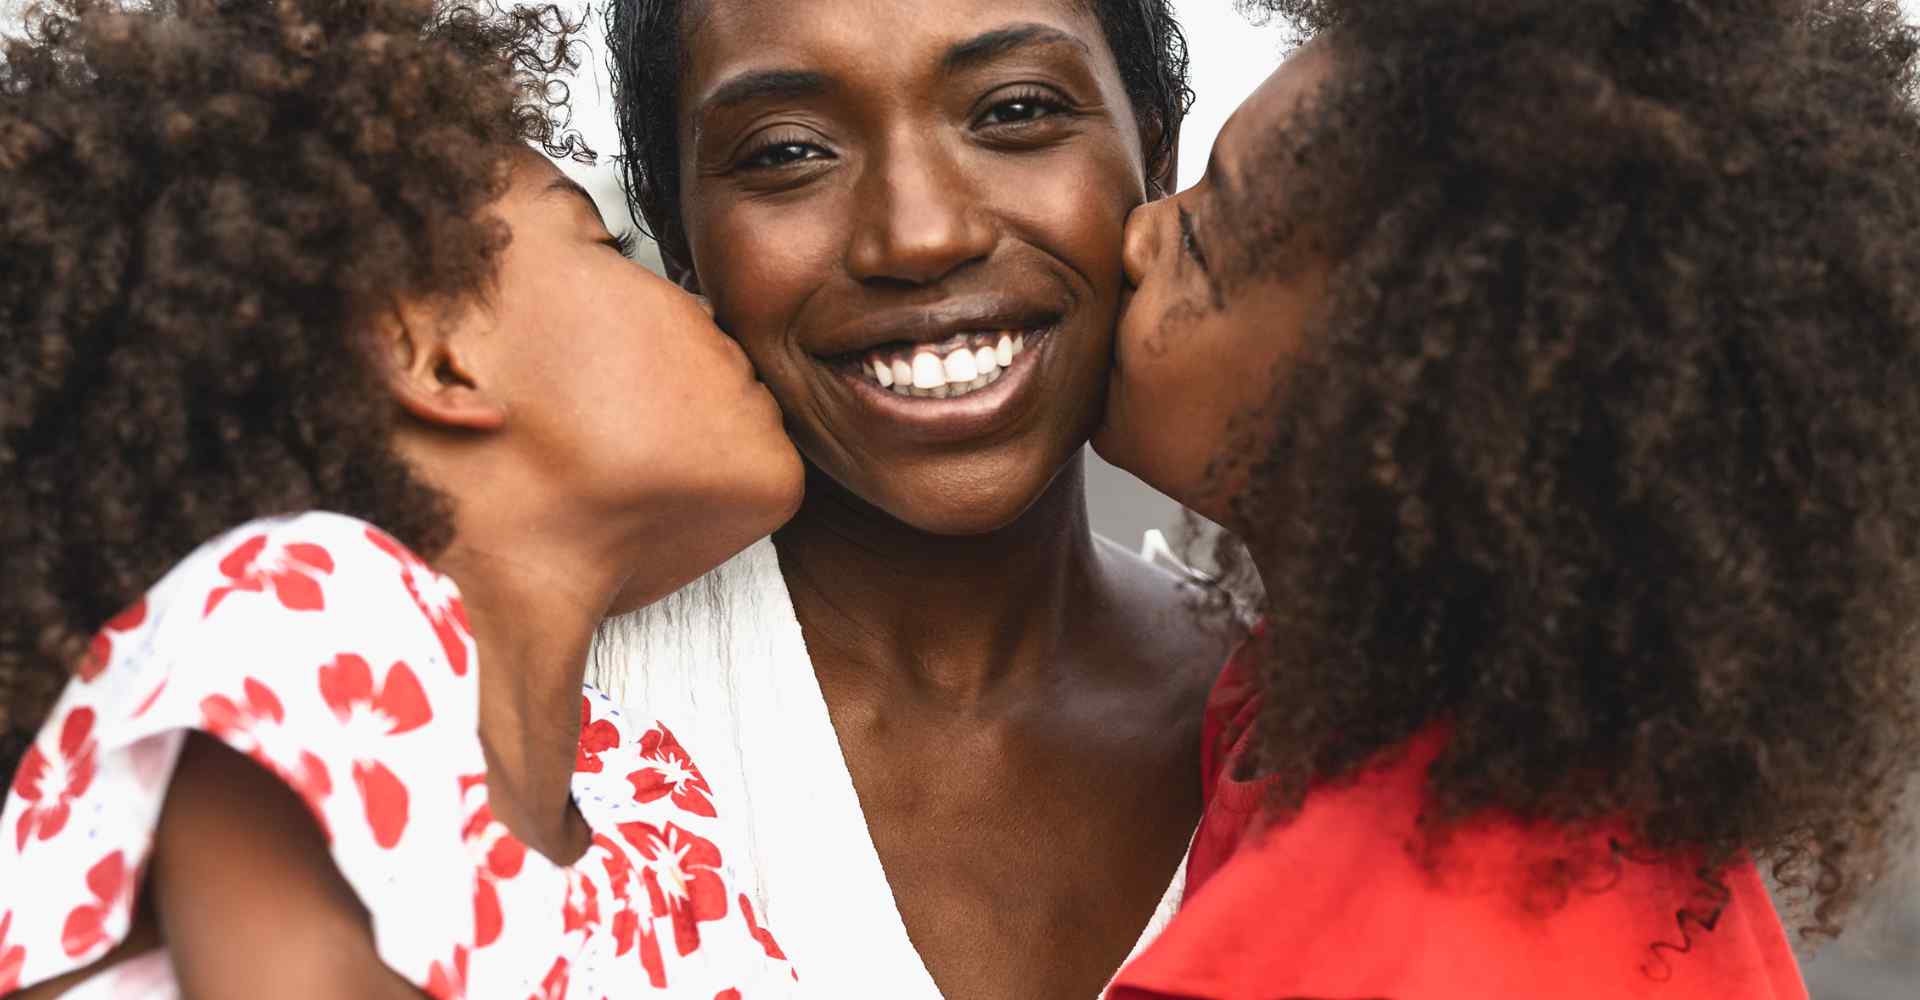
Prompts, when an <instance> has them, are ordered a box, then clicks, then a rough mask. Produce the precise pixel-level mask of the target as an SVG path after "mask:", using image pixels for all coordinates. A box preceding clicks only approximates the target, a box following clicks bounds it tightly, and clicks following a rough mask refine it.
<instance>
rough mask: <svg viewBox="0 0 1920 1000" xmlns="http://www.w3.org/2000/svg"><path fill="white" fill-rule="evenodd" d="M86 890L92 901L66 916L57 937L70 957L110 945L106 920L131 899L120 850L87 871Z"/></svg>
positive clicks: (124, 864) (125, 866) (129, 886)
mask: <svg viewBox="0 0 1920 1000" xmlns="http://www.w3.org/2000/svg"><path fill="white" fill-rule="evenodd" d="M87 888H88V889H89V890H90V891H91V892H92V893H93V902H91V903H84V904H82V905H80V906H78V907H75V908H74V910H73V912H72V913H69V914H67V925H66V927H65V929H64V930H62V931H61V934H60V946H61V947H62V948H64V949H65V950H66V952H67V955H68V956H69V957H72V958H79V957H80V956H82V955H86V954H89V953H91V952H92V951H93V950H94V949H96V948H99V947H102V946H104V945H107V944H109V943H111V939H110V938H109V937H108V936H107V931H106V924H107V917H108V916H109V915H111V914H112V913H113V911H114V910H116V909H118V908H119V907H120V906H122V905H124V904H125V903H126V902H127V901H128V900H129V899H130V898H131V897H130V896H129V895H128V892H129V890H131V889H132V886H131V885H130V884H129V881H128V879H127V862H126V858H124V857H122V856H121V854H120V852H119V851H115V852H113V853H112V854H109V855H107V856H106V857H105V858H102V859H101V860H100V863H99V864H97V865H94V866H93V868H92V869H90V870H89V871H88V872H87Z"/></svg>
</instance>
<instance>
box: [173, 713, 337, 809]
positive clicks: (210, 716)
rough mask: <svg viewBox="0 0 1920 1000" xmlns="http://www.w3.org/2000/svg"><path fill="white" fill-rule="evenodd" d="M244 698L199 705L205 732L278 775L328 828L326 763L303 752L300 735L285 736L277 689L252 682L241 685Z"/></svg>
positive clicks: (329, 784)
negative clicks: (275, 690)
mask: <svg viewBox="0 0 1920 1000" xmlns="http://www.w3.org/2000/svg"><path fill="white" fill-rule="evenodd" d="M242 688H243V689H244V690H245V692H246V699H245V701H242V702H235V701H234V700H233V699H231V698H228V697H227V696H226V695H221V694H216V695H208V696H207V697H206V698H203V699H201V701H200V714H201V717H202V719H203V720H204V725H205V727H206V730H207V732H209V733H211V734H213V735H214V736H216V737H219V738H220V739H221V740H222V741H224V742H226V743H227V744H228V745H229V746H233V747H236V748H238V749H240V750H241V751H242V752H244V753H246V754H247V756H249V757H251V758H253V760H254V761H255V762H256V763H258V764H260V765H261V766H262V767H265V768H266V769H267V770H269V771H272V772H273V773H274V774H277V775H279V776H280V780H282V781H284V782H286V783H287V784H288V785H290V786H292V788H293V790H294V791H296V792H298V793H300V797H301V798H302V799H304V800H306V803H307V808H308V809H310V810H312V811H313V815H314V818H315V819H316V820H318V821H319V822H320V824H321V826H322V828H323V829H324V828H325V826H326V819H325V814H324V812H323V811H322V809H321V804H322V803H323V802H325V801H326V800H327V797H328V796H330V795H332V794H333V778H332V777H331V776H330V775H328V773H327V765H326V764H325V762H323V761H321V759H320V758H319V757H318V756H317V755H315V754H314V753H313V751H311V750H306V749H303V748H301V744H300V740H299V738H298V737H297V736H295V735H294V734H291V733H287V732H284V731H283V728H282V727H283V724H284V723H285V722H286V721H287V713H286V709H285V708H283V707H281V705H280V699H279V698H278V697H277V696H275V695H274V693H273V689H272V688H269V687H267V686H266V685H265V684H262V683H261V682H260V681H258V680H255V679H254V678H252V677H249V678H247V679H246V681H245V682H244V683H243V684H242Z"/></svg>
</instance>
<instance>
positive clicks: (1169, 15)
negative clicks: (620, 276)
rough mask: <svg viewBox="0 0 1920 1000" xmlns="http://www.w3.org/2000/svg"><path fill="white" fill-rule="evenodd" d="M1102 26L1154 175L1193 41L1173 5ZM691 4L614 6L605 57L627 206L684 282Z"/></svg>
mask: <svg viewBox="0 0 1920 1000" xmlns="http://www.w3.org/2000/svg"><path fill="white" fill-rule="evenodd" d="M1085 3H1086V6H1088V7H1090V8H1092V10H1093V13H1094V15H1095V16H1096V17H1098V18H1099V20H1100V27H1101V29H1102V31H1103V32H1104V33H1105V35H1106V39H1107V45H1108V47H1109V48H1111V49H1112V50H1113V56H1114V60H1115V62H1116V63H1117V64H1118V65H1119V68H1120V79H1121V81H1122V82H1123V83H1124V84H1125V85H1126V88H1127V96H1128V97H1129V98H1130V99H1131V100H1132V102H1133V107H1134V114H1135V115H1136V116H1137V117H1138V118H1139V120H1140V122H1141V124H1142V125H1143V126H1148V127H1151V128H1152V129H1153V134H1154V135H1157V136H1158V137H1159V141H1158V145H1157V146H1155V148H1153V149H1149V150H1146V153H1147V157H1146V158H1147V176H1148V177H1155V176H1158V175H1159V174H1160V172H1161V168H1162V167H1163V166H1164V165H1165V164H1166V163H1168V162H1169V158H1170V157H1172V156H1173V154H1174V149H1175V142H1176V141H1177V140H1178V138H1179V130H1180V122H1181V120H1183V119H1184V118H1186V116H1187V109H1188V108H1190V107H1192V105H1193V90H1192V88H1190V87H1189V86H1188V85H1187V39H1186V36H1185V35H1184V34H1182V33H1181V31H1180V22H1179V21H1178V20H1176V19H1175V18H1174V16H1173V5H1172V3H1171V2H1170V0H1085ZM687 7H688V3H686V2H685V0H613V2H612V3H611V4H610V5H609V6H608V18H607V22H608V23H607V51H608V52H609V53H610V54H611V61H612V64H613V84H614V88H613V89H614V106H615V108H616V109H617V110H616V112H615V114H616V118H617V121H618V124H619V127H620V148H621V153H622V156H621V159H620V168H621V172H622V174H623V179H624V180H625V182H626V190H627V205H628V208H629V209H630V210H631V211H632V212H633V217H634V218H636V219H639V220H641V221H642V224H643V225H644V226H645V228H646V232H647V234H648V235H649V236H651V237H653V238H654V240H655V241H657V242H658V243H659V245H660V255H661V259H662V260H663V261H664V263H665V265H666V267H667V270H668V272H669V273H670V274H672V275H674V276H676V277H678V276H680V275H682V274H684V273H686V272H687V271H688V270H689V269H690V268H691V266H692V260H691V258H690V255H689V253H688V250H687V234H686V232H685V230H684V229H683V228H682V226H681V221H680V124H679V113H680V108H679V100H680V96H679V95H680V74H681V67H682V65H683V59H684V56H683V54H682V53H681V51H680V28H681V20H682V17H683V14H684V12H685V10H686V8H687Z"/></svg>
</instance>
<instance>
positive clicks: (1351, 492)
mask: <svg viewBox="0 0 1920 1000" xmlns="http://www.w3.org/2000/svg"><path fill="white" fill-rule="evenodd" d="M1251 6H1261V7H1264V8H1267V9H1268V10H1270V11H1271V12H1275V13H1280V14H1283V15H1286V16H1288V17H1291V18H1295V19H1297V23H1300V24H1303V25H1304V26H1305V27H1306V28H1307V29H1308V31H1309V33H1311V34H1313V35H1315V36H1317V37H1316V38H1315V41H1314V42H1313V44H1316V45H1325V46H1327V47H1328V51H1329V53H1330V54H1331V55H1332V57H1333V59H1332V63H1331V65H1332V67H1333V68H1332V70H1331V71H1330V74H1329V79H1328V82H1327V85H1326V87H1325V88H1324V89H1323V90H1322V91H1321V92H1320V93H1319V96H1318V97H1317V98H1316V100H1315V101H1314V102H1312V103H1311V104H1310V105H1309V106H1307V107H1306V108H1304V109H1303V110H1302V112H1301V113H1300V115H1299V116H1298V117H1296V118H1295V119H1294V120H1293V121H1292V122H1290V123H1289V125H1288V127H1287V128H1286V129H1285V130H1284V133H1285V134H1273V135H1267V136H1265V137H1263V139H1262V140H1261V143H1263V144H1264V149H1263V151H1262V153H1261V154H1260V157H1259V163H1258V164H1257V165H1256V166H1255V167H1254V170H1255V172H1258V171H1260V170H1264V171H1266V172H1267V174H1268V176H1269V182H1268V183H1269V185H1270V187H1271V188H1273V189H1274V190H1276V191H1277V190H1278V189H1281V188H1284V191H1285V198H1284V204H1277V203H1276V204H1273V205H1270V206H1268V208H1267V211H1268V213H1269V214H1268V215H1267V216H1266V217H1264V218H1260V219H1250V220H1247V221H1246V222H1245V223H1244V224H1245V225H1247V226H1250V227H1253V228H1256V229H1258V230H1259V233H1260V234H1261V235H1262V236H1263V238H1264V239H1265V240H1266V242H1265V244H1264V245H1266V246H1268V247H1270V248H1271V247H1274V246H1278V245H1281V244H1290V245H1293V246H1296V247H1299V246H1306V247H1311V248H1312V251H1313V252H1315V253H1318V254H1323V255H1324V256H1325V259H1327V260H1329V261H1331V262H1332V263H1333V271H1332V273H1331V277H1330V284H1329V290H1328V299H1327V304H1326V307H1325V310H1324V313H1323V315H1322V317H1321V319H1320V320H1318V321H1316V327H1315V329H1314V330H1313V331H1312V336H1311V337H1310V338H1309V344H1310V346H1309V347H1308V348H1307V349H1306V353H1305V356H1304V357H1303V359H1302V360H1301V362H1300V363H1299V366H1298V367H1297V368H1295V369H1293V370H1292V371H1291V373H1290V374H1289V376H1288V377H1287V378H1286V379H1285V380H1284V384H1283V385H1282V386H1280V387H1279V388H1277V389H1276V393H1275V396H1274V397H1273V400H1272V401H1271V402H1270V403H1269V404H1268V407H1267V408H1266V409H1265V410H1263V411H1261V413H1260V414H1259V415H1258V416H1257V418H1255V419H1250V420H1249V421H1248V426H1249V428H1250V431H1249V435H1250V436H1249V437H1248V439H1247V442H1243V443H1248V442H1253V441H1255V440H1256V438H1255V437H1254V436H1253V435H1256V434H1257V441H1258V444H1257V445H1253V446H1251V447H1249V448H1248V449H1247V454H1250V455H1251V458H1250V459H1246V460H1247V461H1249V462H1250V463H1251V468H1250V470H1249V471H1250V473H1251V484H1252V485H1251V486H1250V488H1249V489H1247V490H1246V491H1245V492H1244V493H1243V494H1242V495H1240V496H1239V497H1237V499H1236V507H1235V520H1236V521H1237V522H1238V524H1239V525H1241V526H1242V528H1243V531H1244V534H1245V538H1244V539H1243V541H1244V542H1245V544H1246V546H1247V552H1248V553H1250V555H1251V558H1252V563H1253V564H1254V565H1258V566H1259V567H1260V568H1261V570H1262V582H1263V584H1264V586H1265V588H1266V593H1265V599H1264V602H1263V607H1264V611H1265V614H1266V616H1267V618H1268V621H1269V626H1270V627H1269V628H1268V630H1267V631H1266V633H1265V635H1266V639H1265V645H1264V647H1260V646H1256V647H1255V648H1256V649H1257V650H1258V651H1259V652H1260V653H1261V655H1260V658H1259V662H1260V664H1261V666H1260V672H1261V675H1262V682H1263V685H1264V686H1265V688H1266V689H1267V690H1269V691H1271V692H1273V696H1272V697H1269V698H1268V699H1267V700H1266V707H1265V708H1264V709H1263V714H1262V716H1261V718H1260V721H1259V724H1258V725H1259V731H1260V734H1261V735H1260V737H1259V754H1258V755H1257V760H1256V762H1255V764H1256V766H1257V769H1259V770H1261V771H1264V772H1266V773H1269V774H1271V775H1274V776H1275V777H1276V780H1275V782H1274V784H1275V786H1276V787H1277V789H1278V792H1277V793H1276V794H1277V799H1276V810H1275V811H1276V815H1280V816H1284V815H1286V814H1287V813H1288V812H1289V811H1290V810H1292V809H1294V808H1297V805H1298V803H1299V802H1300V800H1301V797H1302V796H1303V795H1304V794H1305V792H1306V790H1307V788H1308V787H1309V785H1310V784H1311V783H1313V782H1315V781H1323V780H1340V779H1343V778H1351V777H1352V776H1354V775H1356V774H1357V773H1359V772H1360V771H1361V769H1362V768H1363V767H1364V766H1365V765H1366V764H1367V763H1368V762H1369V761H1370V760H1373V759H1376V758H1378V757H1380V756H1381V755H1382V754H1390V753H1391V752H1392V751H1393V749H1394V748H1396V747H1400V746H1402V745H1403V744H1405V743H1406V741H1408V740H1409V739H1410V738H1411V737H1413V736H1414V735H1415V734H1417V733H1419V732H1421V731H1423V730H1427V729H1430V728H1433V727H1436V726H1437V727H1442V728H1444V729H1445V730H1446V731H1447V732H1449V733H1450V739H1449V741H1448V743H1447V745H1446V747H1445V751H1444V753H1443V754H1442V756H1441V757H1440V758H1439V759H1438V761H1437V762H1436V763H1435V764H1434V765H1433V767H1432V768H1431V770H1430V771H1429V773H1428V776H1427V792H1428V795H1429V796H1430V804H1429V808H1428V810H1427V812H1426V814H1425V815H1426V819H1425V820H1424V822H1425V824H1426V834H1425V836H1426V838H1427V839H1428V840H1429V842H1430V843H1437V842H1439V841H1442V840H1444V837H1445V833H1446V832H1447V831H1448V830H1449V829H1450V828H1453V827H1455V826H1457V824H1458V822H1459V821H1461V820H1462V819H1464V818H1465V817H1468V816H1470V815H1473V814H1481V813H1484V812H1485V811H1489V810H1494V811H1503V812H1505V813H1506V814H1509V815H1513V816H1516V817H1518V818H1520V819H1523V820H1527V821H1544V822H1548V823H1552V824H1556V825H1558V826H1561V827H1563V828H1567V829H1571V830H1576V831H1577V830H1592V829H1598V828H1599V825H1600V824H1605V823H1614V822H1619V821H1621V820H1624V821H1626V822H1627V824H1628V826H1629V829H1630V831H1631V837H1632V840H1633V843H1631V844H1628V845H1623V851H1622V854H1623V856H1628V857H1645V856H1646V855H1647V854H1648V853H1652V854H1656V855H1660V856H1667V857H1674V858H1687V859H1690V860H1692V859H1697V863H1698V864H1700V865H1701V866H1702V867H1701V868H1700V871H1701V873H1702V875H1703V877H1705V878H1706V879H1707V881H1708V882H1709V883H1711V882H1712V880H1713V878H1714V876H1715V875H1716V874H1717V873H1718V872H1719V871H1722V870H1724V867H1725V866H1726V865H1728V864H1729V863H1732V862H1734V861H1736V860H1738V859H1740V858H1742V857H1753V858H1756V859H1758V860H1760V861H1762V862H1763V863H1765V864H1769V865H1770V866H1771V869H1772V871H1773V873H1774V875H1775V876H1776V877H1777V878H1778V879H1779V880H1780V881H1781V883H1783V884H1784V885H1785V886H1787V887H1788V888H1789V889H1792V890H1797V892H1791V893H1789V895H1788V897H1787V899H1788V901H1789V903H1790V904H1792V909H1793V910H1794V911H1795V912H1796V913H1797V914H1798V921H1797V922H1798V923H1800V925H1801V926H1802V929H1803V930H1804V931H1806V932H1809V933H1813V934H1827V933H1833V932H1835V931H1836V930H1837V929H1838V926H1839V921H1840V920H1841V919H1842V918H1843V917H1844V915H1845V914H1846V911H1847V909H1848V907H1849V904H1851V903H1852V902H1854V901H1855V900H1856V897H1857V896H1858V894H1859V893H1860V892H1861V891H1862V889H1863V888H1865V887H1867V886H1869V885H1870V884H1871V883H1872V882H1873V881H1874V879H1875V878H1876V877H1877V875H1878V874H1879V873H1881V872H1882V871H1883V870H1884V869H1885V867H1886V865H1887V863H1888V857H1889V851H1890V849H1891V847H1892V846H1893V845H1894V844H1895V843H1896V841H1897V840H1898V839H1899V836H1900V835H1901V834H1902V833H1903V832H1904V831H1905V824H1904V823H1903V822H1902V821H1901V812H1900V809H1899V804H1898V800H1899V798H1900V794H1901V793H1902V791H1903V790H1904V789H1906V788H1909V787H1910V782H1911V778H1912V774H1913V770H1914V768H1915V765H1916V764H1917V763H1920V711H1917V710H1916V686H1920V672H1917V671H1916V663H1915V657H1914V653H1915V637H1916V634H1920V633H1917V632H1916V630H1917V629H1920V602H1917V598H1920V562H1916V556H1920V118H1917V117H1916V110H1915V104H1914V100H1913V88H1912V82H1913V70H1912V67H1913V57H1914V53H1915V49H1916V35H1915V31H1914V29H1913V28H1911V27H1909V26H1908V25H1906V24H1904V23H1903V22H1902V21H1901V19H1900V14H1899V10H1898V7H1897V5H1896V4H1895V3H1893V2H1890V0H1686V2H1672V0H1470V2H1469V0H1374V2H1369V0H1324V2H1312V0H1293V2H1289V0H1273V2H1268V3H1264V4H1257V5H1251ZM1276 177H1277V178H1283V180H1280V181H1274V180H1272V178H1276ZM1269 200H1270V201H1274V202H1279V201H1280V199H1279V198H1278V197H1277V196H1276V197H1274V198H1270V199H1269ZM1296 240H1297V241H1299V242H1294V241H1296ZM1251 259H1252V260H1253V261H1254V262H1255V263H1256V264H1257V265H1258V266H1259V267H1262V268H1265V269H1266V271H1267V273H1268V274H1270V275H1271V274H1277V273H1279V269H1281V268H1284V267H1285V266H1287V265H1286V262H1287V260H1288V259H1289V254H1287V253H1279V252H1271V251H1269V252H1265V253H1264V254H1255V255H1254V256H1253V258H1251ZM1220 556H1221V558H1222V559H1223V560H1224V561H1226V562H1228V563H1229V564H1231V563H1233V562H1234V561H1235V556H1234V554H1233V552H1232V551H1231V549H1230V548H1228V547H1225V546H1223V547H1222V552H1221V553H1220ZM1240 565H1241V566H1242V567H1244V566H1245V565H1247V564H1246V563H1245V562H1244V561H1242V562H1240ZM1617 861H1618V859H1616V860H1615V862H1614V863H1617ZM1543 877H1545V876H1543ZM1561 878H1562V879H1563V885H1564V886H1565V887H1569V888H1570V887H1571V886H1572V884H1573V882H1572V878H1571V877H1570V876H1567V875H1565V873H1562V875H1561Z"/></svg>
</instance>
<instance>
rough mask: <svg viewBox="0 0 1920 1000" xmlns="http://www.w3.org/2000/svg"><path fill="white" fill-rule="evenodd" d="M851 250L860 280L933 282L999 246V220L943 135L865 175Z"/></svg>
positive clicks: (885, 160) (891, 155)
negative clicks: (992, 218)
mask: <svg viewBox="0 0 1920 1000" xmlns="http://www.w3.org/2000/svg"><path fill="white" fill-rule="evenodd" d="M863 187H864V190H863V191H862V192H861V208H860V212H859V216H858V219H857V228H856V230H855V233H854V236H853V243H852V246H851V247H850V248H849V250H850V253H849V255H848V266H849V270H851V271H852V272H853V275H854V277H855V278H857V279H859V280H861V281H885V282H894V283H899V284H906V285H915V286H918V285H930V284H934V283H936V282H938V281H939V280H940V279H942V278H944V277H946V276H947V275H948V274H949V273H951V272H953V271H955V270H957V269H959V268H961V267H962V266H964V265H966V264H968V263H970V262H973V261H976V260H981V259H983V258H985V257H986V256H987V255H988V254H990V253H992V252H993V246H994V241H995V235H994V228H993V226H992V225H991V224H990V223H989V222H988V220H987V219H986V217H985V212H984V211H983V210H982V209H981V207H980V204H979V203H980V198H979V196H978V194H977V193H976V192H974V191H973V190H972V189H971V187H970V185H969V184H967V183H966V179H965V174H964V172H963V171H960V170H959V169H958V168H957V165H956V164H953V163H951V162H949V158H948V155H947V154H946V152H945V151H944V150H941V149H939V148H938V144H937V143H909V144H906V148H903V149H900V150H894V151H890V152H889V153H888V155H886V156H885V157H882V158H880V162H879V163H878V165H877V167H876V169H874V170H872V171H871V172H870V173H869V175H868V176H866V177H865V178H863Z"/></svg>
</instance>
